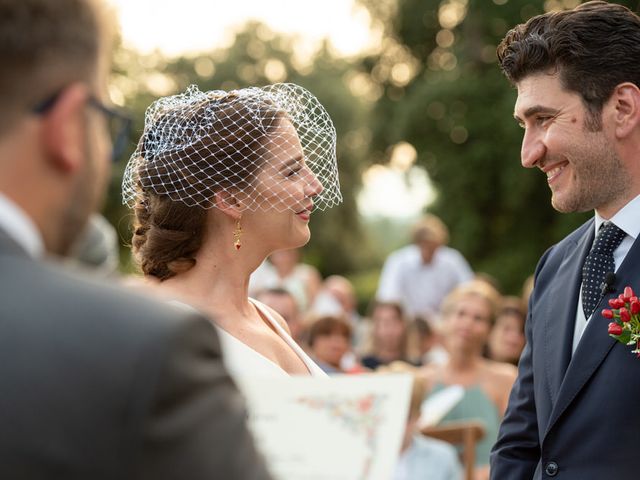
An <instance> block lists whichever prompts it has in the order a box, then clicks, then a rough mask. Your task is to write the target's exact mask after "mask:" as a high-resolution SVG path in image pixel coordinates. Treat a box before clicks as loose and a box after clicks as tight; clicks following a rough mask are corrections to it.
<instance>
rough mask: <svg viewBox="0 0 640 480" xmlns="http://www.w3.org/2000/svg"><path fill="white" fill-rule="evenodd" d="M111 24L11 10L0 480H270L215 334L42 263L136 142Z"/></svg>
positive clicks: (25, 3)
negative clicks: (113, 72) (127, 145)
mask: <svg viewBox="0 0 640 480" xmlns="http://www.w3.org/2000/svg"><path fill="white" fill-rule="evenodd" d="M107 30H108V22H107V21H106V20H105V17H104V15H103V13H102V12H101V10H100V8H99V6H98V4H97V3H95V2H90V1H88V0H55V1H52V0H0V62H1V63H2V69H1V70H0V104H1V105H2V109H1V110H0V287H1V288H0V392H1V393H0V425H2V435H1V436H0V478H7V479H8V478H11V479H40V478H42V479H44V478H46V479H58V478H59V479H64V480H70V479H93V480H96V479H114V478H118V479H143V478H145V479H146V478H149V479H154V480H159V479H174V478H175V479H177V478H180V479H183V478H189V479H205V478H207V479H211V478H224V479H267V478H269V477H268V474H267V473H266V472H265V470H264V467H263V465H262V463H261V460H260V459H259V458H258V456H257V454H256V452H255V450H254V449H253V444H252V440H251V437H250V436H249V434H248V432H247V430H246V428H245V424H244V418H245V411H244V407H243V404H242V402H241V401H240V399H239V397H238V394H237V391H236V389H235V387H234V385H233V383H232V382H231V380H230V378H229V376H228V375H227V373H226V371H225V370H224V368H223V365H222V362H221V358H220V348H219V344H218V341H217V338H216V335H215V332H214V330H213V328H212V327H211V325H210V324H209V323H208V322H207V321H206V320H205V319H203V318H201V317H200V316H199V315H197V314H196V313H195V312H193V311H186V310H185V311H182V312H181V311H179V310H177V309H173V308H172V307H168V306H166V305H160V304H155V303H152V302H151V301H150V300H147V299H144V298H142V297H135V296H132V295H129V294H127V293H125V292H123V291H121V290H119V289H116V288H114V287H112V286H110V285H107V284H102V283H97V282H96V281H93V280H88V279H85V278H82V277H78V276H74V275H72V274H70V273H67V272H65V271H64V270H63V268H62V267H60V266H57V265H55V264H54V263H53V262H52V261H50V260H47V258H46V257H48V256H50V255H51V256H62V255H65V253H67V252H68V251H69V249H70V247H71V246H72V245H73V243H74V240H75V238H76V237H77V235H78V234H79V233H80V232H81V231H82V230H83V228H84V226H85V223H86V221H87V219H88V217H89V215H90V214H91V212H93V211H94V210H96V208H97V207H98V206H99V205H100V203H101V201H102V197H103V193H104V190H105V187H106V184H107V182H108V179H109V170H110V166H109V163H110V160H109V157H110V156H111V155H112V147H111V143H112V142H111V141H110V139H109V130H110V127H112V130H111V132H112V133H114V134H116V135H117V134H120V135H121V136H122V135H123V134H126V129H125V128H124V127H126V124H127V121H126V118H125V117H124V116H123V115H122V114H120V113H119V112H117V111H115V110H114V109H112V108H111V107H110V106H108V105H107V99H106V93H105V92H106V87H105V83H106V79H107V73H108V68H109V65H108V63H109V62H108V53H109V43H110V42H109V40H108V39H109V35H108V31H107ZM113 128H115V129H116V130H114V129H113ZM115 143H116V145H117V144H119V143H121V142H115ZM114 153H117V152H114Z"/></svg>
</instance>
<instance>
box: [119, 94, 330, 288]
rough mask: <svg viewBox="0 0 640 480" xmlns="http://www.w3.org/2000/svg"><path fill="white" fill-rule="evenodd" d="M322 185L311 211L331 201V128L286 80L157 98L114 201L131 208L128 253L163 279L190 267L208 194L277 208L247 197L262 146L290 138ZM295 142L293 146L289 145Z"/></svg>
mask: <svg viewBox="0 0 640 480" xmlns="http://www.w3.org/2000/svg"><path fill="white" fill-rule="evenodd" d="M291 126H293V128H294V129H295V134H296V136H295V138H293V139H291V140H290V141H295V142H296V145H298V148H300V147H301V148H302V150H303V152H302V153H303V155H304V159H305V161H306V164H307V165H308V166H309V168H310V169H311V171H312V172H313V173H314V178H317V180H319V181H320V182H321V183H322V184H323V188H324V190H323V193H322V195H321V196H319V198H318V199H316V202H315V203H316V207H317V208H324V207H327V206H332V205H333V204H336V203H339V201H341V195H340V191H339V184H338V177H337V165H336V157H335V129H334V128H333V124H332V122H331V119H330V118H329V116H328V114H327V113H326V111H325V110H324V108H323V107H322V105H321V104H320V103H319V102H318V100H317V99H316V98H315V97H314V96H313V95H312V94H310V93H309V92H308V91H306V90H305V89H303V88H301V87H299V86H297V85H292V84H276V85H270V86H267V87H262V88H256V87H250V88H245V89H241V90H234V91H231V92H224V91H211V92H201V91H199V90H198V88H197V87H196V86H194V85H192V86H191V87H189V88H188V89H187V91H186V92H185V93H182V94H179V95H174V96H170V97H164V98H161V99H159V100H157V101H156V102H154V103H153V104H151V106H150V107H149V108H148V109H147V112H146V114H145V127H144V132H143V134H142V137H141V138H140V141H139V142H138V147H137V149H136V151H135V152H134V153H133V155H132V157H131V159H130V160H129V163H128V165H127V167H126V170H125V173H124V179H123V186H122V188H123V201H124V202H125V203H126V204H128V205H129V206H130V207H132V208H133V213H134V220H133V238H132V242H131V243H132V251H133V254H134V258H135V260H136V261H137V263H138V264H139V265H140V267H141V269H142V272H143V273H144V274H145V275H151V276H154V277H156V278H158V279H160V280H165V279H167V278H170V277H172V276H174V275H176V274H178V273H181V272H184V271H186V270H188V269H190V268H192V267H193V266H194V265H195V256H196V253H197V252H198V250H199V249H200V247H201V246H202V242H203V234H204V226H205V221H206V218H207V210H208V209H210V208H213V207H215V206H216V205H215V199H214V195H215V194H216V193H218V192H228V193H231V194H233V195H240V197H241V198H242V199H243V208H246V209H248V210H253V211H255V210H257V209H264V210H267V209H273V208H276V209H278V208H279V206H280V205H284V204H285V203H282V204H280V203H276V204H274V203H269V204H266V202H265V201H264V199H265V197H264V196H262V197H261V196H259V195H257V194H255V192H256V189H255V186H256V183H257V177H258V174H259V173H260V172H261V170H262V168H263V167H264V165H265V163H266V161H267V158H268V153H269V146H270V145H271V144H272V143H270V140H272V139H274V138H279V139H282V138H291V135H290V132H291ZM298 142H299V143H298Z"/></svg>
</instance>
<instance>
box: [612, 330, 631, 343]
mask: <svg viewBox="0 0 640 480" xmlns="http://www.w3.org/2000/svg"><path fill="white" fill-rule="evenodd" d="M609 336H610V337H612V338H615V339H616V340H618V341H619V342H620V343H624V344H625V345H626V344H627V343H629V342H630V341H631V332H630V331H629V330H623V331H622V333H621V334H620V335H609Z"/></svg>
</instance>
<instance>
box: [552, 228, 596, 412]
mask: <svg viewBox="0 0 640 480" xmlns="http://www.w3.org/2000/svg"><path fill="white" fill-rule="evenodd" d="M593 237H594V232H593V222H590V223H589V224H588V227H587V229H586V231H585V233H584V234H583V235H582V237H581V238H579V239H578V241H577V243H573V244H572V245H568V246H567V252H566V255H565V258H564V259H563V261H562V264H561V265H560V268H559V269H558V271H557V273H556V276H555V278H554V282H553V287H552V289H551V290H550V291H549V295H550V297H549V298H550V301H548V302H546V312H545V342H544V345H545V357H544V358H545V371H546V378H547V380H548V382H549V391H550V393H551V401H552V403H553V404H555V403H556V401H557V400H556V399H557V398H558V394H559V391H560V387H561V385H562V382H563V380H564V378H565V372H566V370H567V366H568V365H569V362H570V360H571V346H572V343H573V330H574V328H575V318H576V307H577V304H578V302H577V300H576V299H577V298H578V293H579V290H580V284H581V281H582V264H583V263H584V259H585V257H586V256H587V254H588V253H589V250H590V248H591V244H592V243H593Z"/></svg>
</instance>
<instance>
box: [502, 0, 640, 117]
mask: <svg viewBox="0 0 640 480" xmlns="http://www.w3.org/2000/svg"><path fill="white" fill-rule="evenodd" d="M497 54H498V60H499V62H500V66H501V68H502V71H503V72H504V74H505V75H506V76H507V78H508V79H509V80H510V81H511V82H512V83H517V82H519V81H520V80H522V79H523V78H525V77H527V76H528V75H531V74H535V73H542V72H548V71H551V72H554V71H557V72H558V73H559V76H560V80H561V82H562V85H563V87H564V88H566V89H567V90H569V91H573V92H576V93H578V94H580V96H581V97H582V100H583V102H584V104H585V106H586V107H587V109H588V111H589V113H590V114H591V115H590V116H591V122H592V123H593V125H591V126H592V127H593V129H599V128H600V123H601V120H600V112H601V111H602V106H603V104H604V103H605V102H606V101H607V100H608V99H609V97H610V96H611V94H612V92H613V89H614V88H615V87H616V86H617V85H619V84H621V83H623V82H632V83H634V84H635V85H637V86H638V87H640V61H639V60H638V59H640V17H638V15H636V14H635V13H633V12H632V11H630V10H629V9H628V8H626V7H623V6H621V5H616V4H611V3H607V2H603V1H592V2H587V3H585V4H582V5H580V6H578V7H576V8H575V9H573V10H568V11H562V12H551V13H545V14H543V15H538V16H536V17H533V18H531V19H530V20H529V21H528V22H526V23H524V24H520V25H517V26H516V27H514V28H513V29H511V30H510V31H509V32H508V33H507V35H506V36H505V38H504V39H503V40H502V42H501V43H500V45H499V46H498V50H497Z"/></svg>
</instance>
